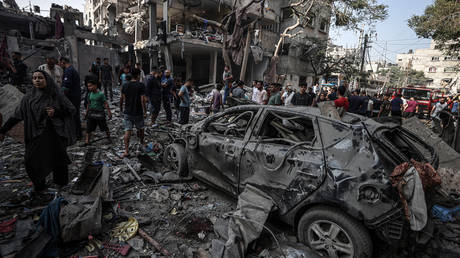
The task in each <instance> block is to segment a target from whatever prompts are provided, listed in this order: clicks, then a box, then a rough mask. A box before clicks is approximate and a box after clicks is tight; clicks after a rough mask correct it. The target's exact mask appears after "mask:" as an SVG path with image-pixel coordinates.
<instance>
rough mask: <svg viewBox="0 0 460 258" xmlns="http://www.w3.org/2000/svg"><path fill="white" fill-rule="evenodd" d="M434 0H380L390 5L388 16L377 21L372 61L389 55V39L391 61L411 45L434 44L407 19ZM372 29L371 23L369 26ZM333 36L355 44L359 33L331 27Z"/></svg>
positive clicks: (342, 42)
mask: <svg viewBox="0 0 460 258" xmlns="http://www.w3.org/2000/svg"><path fill="white" fill-rule="evenodd" d="M433 1H434V0H379V2H380V3H383V4H386V5H388V13H389V15H388V18H387V19H386V20H385V21H383V22H377V23H376V24H375V28H374V31H375V32H376V34H377V35H375V33H374V35H373V37H372V42H374V43H372V44H371V49H370V56H371V60H372V61H379V60H382V61H383V60H384V59H385V50H384V49H385V43H387V54H386V58H387V61H392V62H394V61H395V59H396V53H405V52H407V51H408V50H409V49H417V48H426V47H428V46H429V45H430V40H429V39H419V38H417V35H415V33H414V31H413V30H412V29H411V28H409V26H407V20H408V19H409V18H410V17H412V15H414V14H417V15H420V14H423V11H424V10H425V7H426V6H428V5H430V4H432V3H433ZM365 29H366V30H367V31H369V29H370V28H369V27H367V28H365ZM330 37H331V38H332V42H333V43H334V44H337V45H342V46H348V47H355V46H357V44H358V39H359V33H358V32H352V31H344V30H340V29H334V28H332V29H331V33H330Z"/></svg>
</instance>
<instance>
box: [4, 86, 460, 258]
mask: <svg viewBox="0 0 460 258" xmlns="http://www.w3.org/2000/svg"><path fill="white" fill-rule="evenodd" d="M114 95H115V101H113V102H112V103H110V108H111V110H112V114H113V118H112V119H111V120H109V121H108V125H109V128H110V130H111V134H112V143H110V142H109V141H107V139H106V137H105V134H104V133H102V132H96V133H95V135H94V137H93V141H92V142H91V144H90V145H89V146H85V145H83V144H82V143H81V142H80V143H77V144H75V145H73V146H71V147H69V148H68V153H69V155H70V156H71V159H72V164H71V165H70V167H69V179H70V184H69V186H67V187H65V188H64V189H62V190H60V191H59V190H57V189H54V188H53V185H50V188H49V189H48V192H47V195H45V196H43V197H41V198H39V199H30V198H29V197H28V196H27V192H28V191H30V190H31V189H32V185H31V183H30V180H29V178H28V176H27V174H26V171H25V168H24V162H23V158H24V157H23V156H24V147H23V144H21V143H20V142H18V141H17V140H16V139H15V138H7V139H6V140H5V141H4V142H3V143H2V144H1V148H0V184H1V186H2V187H1V188H0V205H1V207H2V209H0V255H1V256H8V255H14V254H15V255H16V256H18V257H34V256H38V255H51V256H71V255H77V256H94V255H98V256H108V257H118V256H130V257H138V256H148V257H164V256H166V257H169V256H172V257H239V254H241V253H242V252H243V253H246V257H267V258H269V257H318V256H317V255H316V254H315V253H314V252H313V251H312V250H311V249H310V248H308V247H306V246H305V245H303V244H301V243H298V238H297V237H296V236H295V229H293V228H292V227H288V226H287V225H285V224H284V223H279V221H276V220H273V219H272V218H270V216H269V214H270V213H271V212H272V211H274V210H275V209H279V208H280V207H282V205H288V201H289V200H292V199H289V198H287V199H284V200H285V202H284V204H282V205H280V204H278V203H279V198H282V194H279V193H280V192H283V191H284V188H286V189H291V188H292V185H291V184H290V183H286V182H284V181H283V180H287V179H288V178H291V179H293V180H297V179H295V178H294V177H295V175H294V174H292V173H286V174H280V173H278V174H277V175H276V176H275V175H274V176H272V177H270V178H267V177H266V176H264V175H265V173H264V170H263V166H264V164H263V162H262V161H260V162H262V163H260V162H259V163H260V164H259V165H260V167H254V168H255V170H254V174H253V175H252V176H251V177H249V178H248V179H247V181H248V184H247V185H246V187H245V189H244V191H242V193H241V194H240V195H239V196H238V201H235V199H232V198H231V197H229V196H228V195H226V194H223V193H221V192H219V191H216V190H215V189H212V188H209V186H206V185H204V184H203V183H201V182H200V181H198V180H197V179H195V178H193V177H192V176H191V175H186V176H184V175H179V174H178V173H177V172H178V171H177V168H175V167H174V164H172V163H170V162H171V161H170V160H169V159H168V157H167V156H166V155H168V154H167V151H166V150H168V148H169V146H171V144H172V143H174V142H176V141H177V140H178V139H179V138H180V137H182V136H183V135H181V134H182V133H183V132H184V128H183V127H180V126H179V125H176V124H172V125H166V123H165V116H164V114H162V116H160V119H159V120H160V126H158V127H155V128H153V127H149V126H147V127H146V133H145V138H146V143H147V144H146V146H141V145H140V144H139V143H138V142H137V140H136V138H135V137H134V139H133V140H132V141H131V151H130V153H132V155H131V156H130V157H129V158H122V153H123V134H124V131H123V123H122V114H120V113H119V109H118V108H117V107H116V105H117V103H118V102H117V101H116V100H117V99H118V98H119V95H120V93H119V91H118V90H115V92H114ZM235 105H238V103H236V104H235ZM207 107H209V98H207V96H203V95H200V94H195V96H194V102H193V106H192V112H191V121H192V122H191V123H192V124H196V123H197V122H199V121H201V120H203V119H204V118H206V117H207V116H208V113H209V110H208V109H207ZM237 109H238V108H237ZM237 109H236V110H237ZM82 115H83V113H82ZM238 119H245V116H240V117H239V118H238ZM273 119H275V120H276V119H282V118H280V117H273ZM290 119H291V120H296V119H299V118H298V117H291V118H290ZM344 120H346V119H344ZM299 121H300V120H299ZM162 122H163V123H162ZM230 122H231V123H233V122H234V121H233V120H232V119H230ZM409 122H410V121H409ZM147 124H148V123H147ZM279 124H280V125H281V124H283V122H282V121H280V123H279ZM186 127H188V126H186ZM290 128H291V130H294V127H290ZM419 130H420V131H423V130H421V129H420V128H419ZM16 136H17V137H16V138H18V137H19V136H20V135H16ZM300 136H301V135H300ZM300 136H299V137H300ZM331 146H332V145H331ZM344 146H348V145H347V144H342V145H340V144H338V145H336V146H335V147H334V148H336V149H337V153H339V152H342V151H343V148H344ZM350 146H352V145H350ZM295 148H298V147H295ZM266 150H267V151H271V150H270V149H269V148H267V149H266ZM438 152H439V155H442V150H438ZM308 157H311V155H310V156H308ZM318 157H320V156H318ZM440 161H441V162H440V163H441V166H440V169H438V171H437V172H436V171H434V168H433V167H431V165H429V164H422V163H420V164H419V163H417V162H415V161H414V160H411V161H410V162H411V164H413V166H414V168H410V164H408V163H403V164H402V165H400V166H399V167H400V169H399V170H395V171H396V172H397V173H396V172H395V175H394V178H395V179H397V178H399V177H400V178H403V177H405V178H406V179H405V181H404V183H401V182H402V181H400V180H399V181H398V182H396V181H395V182H394V183H395V184H398V185H400V186H399V188H400V189H401V191H400V196H401V198H402V199H406V202H405V203H406V207H405V208H406V209H405V212H406V214H405V215H406V216H405V220H406V221H405V223H407V224H410V226H411V228H413V229H414V232H415V231H416V232H415V233H416V234H417V241H418V242H417V245H414V248H412V247H411V248H406V249H403V250H393V249H390V248H387V247H388V246H387V245H386V244H385V243H382V244H381V245H378V246H376V247H375V250H374V256H375V257H381V258H383V257H407V256H411V255H414V254H417V255H420V256H419V257H424V256H423V255H425V256H426V255H427V254H428V255H430V254H434V253H443V254H446V255H447V256H448V257H455V255H457V254H458V253H459V252H460V248H458V246H459V245H458V236H459V235H460V228H459V224H458V219H460V213H457V211H458V210H459V209H460V208H459V209H457V206H456V205H457V204H458V196H456V197H457V199H455V198H454V197H455V194H456V191H455V190H456V189H454V188H455V182H458V180H457V176H456V174H457V173H456V171H457V170H456V169H455V167H454V166H452V165H451V160H450V159H449V160H446V159H444V158H442V157H441V156H440ZM203 162H204V161H203ZM281 164H283V163H281ZM288 164H289V163H288V162H286V168H287V167H288ZM446 164H447V165H446ZM403 165H404V169H402V168H401V166H403ZM398 171H399V172H398ZM417 171H418V172H417ZM446 171H447V172H446ZM422 172H423V173H422ZM419 173H420V175H419ZM436 173H438V174H436ZM439 177H440V178H441V179H440V180H439ZM430 178H434V179H436V180H435V181H436V184H433V187H434V186H436V185H438V184H441V189H443V190H444V191H445V192H446V194H445V196H444V197H443V198H441V197H439V194H437V193H435V192H434V191H432V189H430V190H428V189H425V183H426V182H429V181H427V179H430ZM276 180H278V181H276ZM411 180H413V181H414V182H415V183H414V184H415V185H416V190H417V191H418V192H416V190H413V192H412V193H411V192H410V191H409V190H410V187H412V186H413V183H412V182H411ZM49 181H50V180H49ZM210 181H211V182H212V179H210ZM278 182H284V185H281V184H279V183H278ZM406 182H409V183H407V184H406ZM275 183H276V184H275ZM211 185H212V184H211ZM268 186H273V187H275V186H276V187H277V188H283V191H281V190H280V191H270V190H269V188H268ZM422 186H423V187H422ZM399 188H398V189H399ZM368 190H369V191H370V195H368V192H366V193H363V194H364V195H365V198H368V199H369V198H374V197H376V195H374V194H373V193H372V188H370V187H369V189H368ZM284 194H289V191H288V192H285V193H284ZM296 195H298V194H297V193H296ZM364 195H363V196H364ZM414 196H415V197H417V198H418V199H415V198H414ZM423 196H425V197H424V198H423V200H422V199H420V198H421V197H423ZM447 197H449V198H450V199H449V198H447ZM363 198H364V197H363ZM425 198H426V206H424V207H419V206H420V205H418V203H420V202H423V203H425ZM277 202H278V203H277ZM403 203H404V202H403ZM432 236H434V237H432ZM431 237H432V239H433V241H429V240H430V239H431ZM428 243H429V244H428ZM415 246H417V248H415ZM449 255H451V256H449Z"/></svg>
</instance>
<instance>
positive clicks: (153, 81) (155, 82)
mask: <svg viewBox="0 0 460 258" xmlns="http://www.w3.org/2000/svg"><path fill="white" fill-rule="evenodd" d="M161 91H162V88H161V72H159V71H152V72H151V73H150V74H149V75H148V76H147V77H146V79H145V93H146V94H145V95H146V97H147V99H148V101H149V103H150V113H151V115H152V116H151V119H152V126H153V125H156V120H157V117H158V114H159V113H160V109H161ZM163 105H165V102H163Z"/></svg>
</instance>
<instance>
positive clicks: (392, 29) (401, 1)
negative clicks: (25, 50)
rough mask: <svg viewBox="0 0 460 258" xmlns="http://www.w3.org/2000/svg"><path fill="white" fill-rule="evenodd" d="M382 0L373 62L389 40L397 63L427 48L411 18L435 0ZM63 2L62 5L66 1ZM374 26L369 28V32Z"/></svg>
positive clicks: (349, 41)
mask: <svg viewBox="0 0 460 258" xmlns="http://www.w3.org/2000/svg"><path fill="white" fill-rule="evenodd" d="M16 1H17V3H18V5H19V6H20V7H21V8H22V7H26V6H28V5H29V0H16ZM378 1H379V2H380V3H383V4H386V5H388V8H389V9H388V11H389V15H388V18H387V19H386V20H385V21H383V22H378V23H376V24H375V28H374V30H375V32H376V35H375V34H374V35H373V37H372V42H373V43H372V44H371V49H370V56H371V60H372V61H379V60H382V61H383V60H384V59H385V50H384V49H385V43H386V44H387V51H386V60H387V61H392V62H394V61H395V59H396V53H404V52H407V51H408V50H409V49H416V48H426V47H428V46H429V44H430V40H427V39H419V38H417V36H416V35H415V33H414V31H413V30H412V29H411V28H409V26H407V20H408V19H409V18H410V17H411V16H412V15H414V14H422V13H423V11H424V10H425V7H426V6H428V5H429V4H432V3H433V1H434V0H378ZM30 2H31V3H32V5H39V6H40V7H41V9H42V10H43V11H42V15H44V16H47V15H49V13H48V12H46V11H47V10H49V8H50V6H51V3H53V2H57V1H56V0H30ZM64 3H65V4H66V5H70V6H72V7H74V8H77V9H79V10H80V11H83V7H84V3H85V1H84V0H66V1H65V2H64ZM64 3H60V4H64ZM369 29H370V28H369V27H367V28H366V30H367V31H368V30H369ZM330 36H331V38H332V41H333V43H334V44H337V45H342V46H348V47H354V46H356V45H357V44H358V38H359V33H358V32H353V31H343V30H340V29H335V28H332V29H331V33H330Z"/></svg>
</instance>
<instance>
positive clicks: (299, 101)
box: [291, 83, 313, 106]
mask: <svg viewBox="0 0 460 258" xmlns="http://www.w3.org/2000/svg"><path fill="white" fill-rule="evenodd" d="M312 102H313V99H312V97H311V95H310V94H308V93H307V84H305V83H303V84H300V92H297V93H296V94H294V96H293V97H292V100H291V103H292V105H294V106H309V105H311V103H312Z"/></svg>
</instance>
